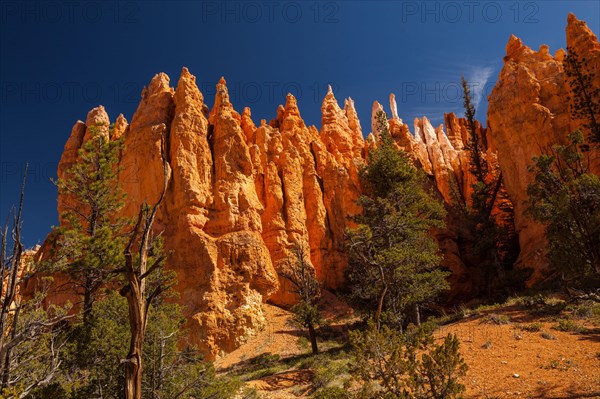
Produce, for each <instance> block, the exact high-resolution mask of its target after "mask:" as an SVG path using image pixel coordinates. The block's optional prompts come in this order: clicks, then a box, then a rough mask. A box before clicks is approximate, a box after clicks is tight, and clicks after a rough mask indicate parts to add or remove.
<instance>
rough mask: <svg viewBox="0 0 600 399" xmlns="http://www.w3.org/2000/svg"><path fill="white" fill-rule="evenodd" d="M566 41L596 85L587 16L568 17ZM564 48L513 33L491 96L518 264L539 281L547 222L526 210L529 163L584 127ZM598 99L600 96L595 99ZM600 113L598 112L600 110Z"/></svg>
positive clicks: (596, 53) (599, 162)
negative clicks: (573, 109)
mask: <svg viewBox="0 0 600 399" xmlns="http://www.w3.org/2000/svg"><path fill="white" fill-rule="evenodd" d="M566 32H567V47H568V48H569V49H571V50H573V51H575V52H576V53H577V54H578V55H579V56H580V57H585V58H586V62H585V63H584V64H583V69H584V70H586V71H595V73H596V79H595V80H594V81H593V82H592V84H593V85H595V86H596V87H598V86H599V85H600V78H599V75H598V71H600V45H599V44H598V39H597V38H596V36H595V35H594V34H593V33H592V32H591V31H590V30H589V28H588V27H587V25H586V24H585V22H582V21H579V20H578V19H577V18H576V17H575V16H574V15H573V14H570V15H569V17H568V25H567V29H566ZM564 58H565V51H564V50H563V49H559V50H557V51H556V53H555V55H554V56H552V55H551V54H550V51H549V48H548V46H546V45H542V46H541V47H540V49H539V50H538V51H534V50H532V49H530V48H529V47H527V46H526V45H525V44H523V42H522V41H521V40H520V39H518V38H517V37H515V36H511V37H510V39H509V41H508V44H507V45H506V56H505V57H504V67H503V68H502V71H501V72H500V75H499V77H498V81H497V83H496V86H495V87H494V89H493V91H492V93H491V95H490V96H489V108H488V126H489V130H490V133H489V134H488V137H489V141H490V143H491V145H492V146H493V147H494V148H495V149H496V151H497V157H498V162H499V164H500V168H501V170H502V172H503V175H504V182H505V186H506V190H507V193H508V195H509V197H510V199H511V200H512V202H513V204H514V213H515V215H514V219H515V227H516V231H517V233H518V235H519V242H520V247H521V254H520V257H519V259H518V261H517V266H518V267H528V268H531V269H532V270H533V271H534V274H533V276H532V277H531V279H530V283H534V282H536V281H539V280H540V279H541V278H543V277H544V274H545V272H546V270H547V260H546V258H545V257H544V254H545V248H546V241H545V238H544V227H543V226H542V225H540V224H539V223H536V222H535V221H533V220H531V218H530V217H528V215H527V214H526V212H525V211H526V208H527V198H528V197H527V186H528V185H529V184H530V183H531V182H532V181H533V176H532V174H531V173H529V171H528V169H527V167H528V165H531V164H532V163H533V161H532V158H533V157H536V156H538V155H540V154H542V153H543V152H545V151H547V150H548V149H549V148H551V146H552V145H555V144H559V143H565V141H566V136H567V134H568V133H570V132H572V131H574V130H576V129H578V128H580V127H581V121H577V120H573V119H572V118H571V116H570V112H569V100H568V97H569V95H570V89H569V83H568V81H567V77H566V75H565V72H564V64H563V62H564ZM596 100H597V101H599V99H596ZM597 118H599V119H600V115H599V116H597ZM599 155H600V153H599V152H598V150H597V149H596V150H592V152H591V153H590V157H591V159H592V165H591V170H592V172H594V173H596V174H598V173H600V157H599Z"/></svg>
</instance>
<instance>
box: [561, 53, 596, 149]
mask: <svg viewBox="0 0 600 399" xmlns="http://www.w3.org/2000/svg"><path fill="white" fill-rule="evenodd" d="M567 50H568V55H567V57H566V58H565V63H564V66H565V74H566V75H567V82H568V84H569V88H570V91H571V94H570V96H569V97H568V99H570V100H572V101H571V104H570V111H571V116H572V117H573V118H574V119H581V120H584V121H585V122H584V123H583V125H582V126H581V129H580V130H585V131H586V132H587V133H588V134H587V137H588V141H589V142H590V143H600V86H599V85H598V84H595V85H594V82H595V79H596V74H595V73H592V72H586V71H585V70H584V67H583V65H584V64H585V63H586V62H587V60H586V58H585V57H583V58H580V57H579V55H578V54H577V52H576V51H575V50H574V49H572V48H567Z"/></svg>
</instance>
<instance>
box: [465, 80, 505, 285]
mask: <svg viewBox="0 0 600 399" xmlns="http://www.w3.org/2000/svg"><path fill="white" fill-rule="evenodd" d="M461 84H462V88H463V104H464V108H465V119H466V121H467V129H468V133H469V137H468V141H467V145H466V146H465V148H466V149H467V151H468V154H469V172H470V173H471V174H472V175H473V176H474V177H475V181H474V182H473V183H472V184H471V189H472V193H471V201H470V203H469V204H464V205H463V206H462V211H463V212H464V216H465V218H464V221H465V229H466V232H467V234H468V235H470V236H472V237H474V238H475V243H474V246H473V247H474V252H475V255H476V258H478V259H479V267H480V268H481V269H482V271H483V275H484V276H483V281H484V284H483V286H484V289H485V291H486V294H487V296H488V297H491V296H492V293H493V287H494V285H498V284H499V280H502V277H503V275H504V271H505V269H506V268H509V267H510V266H512V265H504V264H503V261H502V258H503V256H502V255H501V254H500V250H501V249H502V250H503V251H505V252H508V253H510V252H512V251H513V248H512V247H513V245H512V241H511V239H510V237H509V236H508V232H507V231H506V229H504V228H503V227H501V226H499V225H498V223H497V221H496V219H495V217H494V215H493V213H492V212H493V210H494V206H496V204H497V200H498V196H499V194H500V190H501V188H502V184H503V182H502V172H500V173H498V175H497V176H494V174H493V173H491V172H490V170H489V166H488V162H487V160H486V157H485V152H484V150H483V148H484V144H485V143H484V142H483V140H485V138H484V137H479V134H477V126H476V123H475V113H476V109H475V106H474V105H473V99H472V95H471V90H470V88H469V85H468V83H467V81H466V80H465V78H464V77H462V79H461Z"/></svg>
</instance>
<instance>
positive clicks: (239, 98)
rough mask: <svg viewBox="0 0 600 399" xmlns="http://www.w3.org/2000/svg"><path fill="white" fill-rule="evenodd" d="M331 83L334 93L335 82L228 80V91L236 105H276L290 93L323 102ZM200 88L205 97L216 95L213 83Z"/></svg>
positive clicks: (337, 86)
mask: <svg viewBox="0 0 600 399" xmlns="http://www.w3.org/2000/svg"><path fill="white" fill-rule="evenodd" d="M329 85H331V88H332V90H333V91H334V93H335V91H336V90H338V89H339V88H340V86H339V85H338V84H336V83H335V82H327V83H322V82H312V83H300V82H293V81H287V82H276V81H266V82H257V81H249V82H244V81H227V92H228V93H229V100H230V101H231V102H232V103H233V104H234V105H235V106H236V107H245V106H249V105H251V104H256V103H264V104H272V105H273V106H275V107H276V106H277V105H278V104H284V103H285V99H286V96H287V95H288V93H289V94H292V95H293V96H294V97H296V100H298V101H301V100H304V103H307V102H311V103H315V104H321V102H322V101H323V98H324V97H325V95H326V94H327V90H328V87H329ZM199 89H200V91H201V92H202V94H204V96H205V97H210V98H212V97H214V96H215V95H216V88H215V85H214V84H213V83H210V82H204V83H202V84H200V87H199Z"/></svg>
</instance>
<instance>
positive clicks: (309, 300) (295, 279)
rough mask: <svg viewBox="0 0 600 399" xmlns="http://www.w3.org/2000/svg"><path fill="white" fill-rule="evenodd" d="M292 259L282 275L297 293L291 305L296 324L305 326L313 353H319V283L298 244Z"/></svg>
mask: <svg viewBox="0 0 600 399" xmlns="http://www.w3.org/2000/svg"><path fill="white" fill-rule="evenodd" d="M293 252H294V259H293V260H291V261H290V262H289V265H288V270H286V271H284V272H283V273H282V274H283V277H285V278H286V279H287V280H289V281H290V282H291V283H292V285H293V287H294V288H293V290H292V292H293V293H295V294H296V295H298V297H299V301H298V303H297V304H295V305H294V306H293V307H292V312H293V313H294V321H295V322H296V324H298V325H301V326H303V327H306V328H307V329H308V334H309V338H310V344H311V348H312V353H313V355H316V354H318V353H319V347H318V344H317V333H316V331H315V327H316V326H318V325H319V324H321V322H322V318H321V313H320V311H319V308H318V302H319V299H320V298H321V285H320V283H319V280H317V276H316V274H315V270H314V269H313V267H312V265H311V264H310V263H309V262H308V260H307V254H306V252H305V250H304V248H303V247H302V246H300V245H298V246H296V247H295V248H294V249H293Z"/></svg>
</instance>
